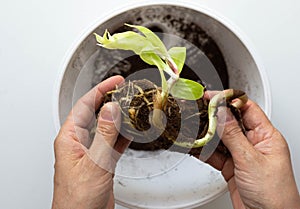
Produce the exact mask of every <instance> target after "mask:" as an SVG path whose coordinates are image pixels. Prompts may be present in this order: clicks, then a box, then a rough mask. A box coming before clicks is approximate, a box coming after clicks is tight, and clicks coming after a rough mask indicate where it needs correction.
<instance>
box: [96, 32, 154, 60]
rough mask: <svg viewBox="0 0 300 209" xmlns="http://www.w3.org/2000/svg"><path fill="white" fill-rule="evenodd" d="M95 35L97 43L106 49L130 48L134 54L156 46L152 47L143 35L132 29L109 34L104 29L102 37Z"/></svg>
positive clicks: (150, 49) (152, 49)
mask: <svg viewBox="0 0 300 209" xmlns="http://www.w3.org/2000/svg"><path fill="white" fill-rule="evenodd" d="M95 36H96V40H97V42H98V43H99V45H100V46H102V47H104V48H107V49H123V50H132V51H134V53H136V54H141V53H142V52H144V51H155V50H156V47H154V46H153V45H152V44H151V42H150V41H148V40H147V39H146V38H145V37H144V36H142V35H140V34H138V33H135V32H133V31H126V32H123V33H115V34H114V35H112V36H111V35H110V34H109V32H108V31H107V30H106V31H105V33H104V34H103V36H102V37H101V36H99V35H98V34H95Z"/></svg>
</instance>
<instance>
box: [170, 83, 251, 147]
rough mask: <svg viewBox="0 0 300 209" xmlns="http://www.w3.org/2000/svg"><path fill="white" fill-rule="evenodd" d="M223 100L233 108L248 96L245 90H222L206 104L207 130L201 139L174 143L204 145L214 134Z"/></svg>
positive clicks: (185, 145) (242, 102)
mask: <svg viewBox="0 0 300 209" xmlns="http://www.w3.org/2000/svg"><path fill="white" fill-rule="evenodd" d="M224 101H226V102H229V103H230V105H232V106H234V107H235V108H238V109H239V108H241V107H242V106H243V105H244V104H246V103H247V101H248V97H247V95H246V94H245V92H243V91H240V90H234V89H227V90H224V91H222V92H220V93H218V94H216V95H215V96H213V97H212V99H211V100H210V102H209V105H208V120H209V121H208V130H207V132H206V134H205V136H204V137H203V138H201V139H197V140H195V141H194V142H193V143H189V142H177V141H174V144H176V145H178V146H181V147H185V148H198V147H203V146H204V145H206V144H207V143H208V142H209V141H210V140H211V139H212V138H213V137H214V135H215V132H216V129H217V110H218V106H219V105H220V104H221V103H223V102H224Z"/></svg>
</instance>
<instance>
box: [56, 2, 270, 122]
mask: <svg viewBox="0 0 300 209" xmlns="http://www.w3.org/2000/svg"><path fill="white" fill-rule="evenodd" d="M137 14H139V15H141V16H142V17H141V22H140V23H139V24H142V25H145V26H146V27H150V28H152V29H153V28H154V30H158V32H160V30H162V31H161V32H163V33H170V34H174V35H176V30H175V29H174V30H173V31H172V30H170V29H169V28H166V27H164V24H161V22H159V21H158V20H159V17H158V15H163V16H168V15H170V16H171V17H172V16H176V17H180V19H181V21H184V22H187V23H194V24H196V25H197V26H199V27H201V28H202V29H203V30H204V31H205V32H206V33H207V35H208V36H210V37H211V38H212V39H213V40H214V42H215V43H216V44H217V46H218V48H219V49H220V51H221V53H222V56H223V58H224V60H225V63H226V68H227V72H228V80H229V87H230V88H235V89H241V90H244V91H245V92H246V93H247V94H248V95H249V97H250V98H252V99H254V100H255V101H256V102H257V103H258V104H259V105H261V106H262V107H263V108H264V107H265V105H266V104H264V101H265V94H264V90H263V83H262V79H261V76H260V72H259V69H258V67H257V65H256V63H255V61H254V59H253V57H252V56H251V54H250V53H249V51H248V50H247V48H246V47H245V45H244V44H243V43H242V42H241V41H240V39H239V38H238V37H237V36H236V35H235V34H234V33H233V32H232V31H231V30H230V29H228V28H227V27H225V26H224V25H223V24H221V23H220V22H218V21H216V20H215V19H213V18H212V17H210V16H207V15H205V14H203V13H201V12H199V11H196V10H192V9H189V8H184V7H178V6H171V5H152V6H144V7H139V8H135V9H132V10H128V11H126V12H123V13H121V14H119V15H116V16H114V17H112V18H111V19H109V20H107V21H105V22H103V23H102V24H100V25H99V26H98V27H97V28H95V29H94V31H92V32H91V33H90V34H89V35H88V36H87V37H86V38H85V39H84V40H83V41H82V42H81V43H80V44H79V46H78V47H77V49H76V50H75V52H74V54H73V56H72V57H71V59H70V61H69V63H68V65H67V68H66V69H65V73H64V76H63V79H62V83H61V89H60V95H59V117H60V118H59V119H60V122H61V123H62V122H63V121H64V120H65V118H66V116H67V114H68V112H69V111H70V109H71V107H72V106H73V102H76V101H77V100H78V98H80V97H81V96H82V95H83V94H84V93H86V92H87V91H88V90H89V89H91V88H92V86H93V85H94V83H95V76H98V78H97V79H98V80H101V78H102V77H101V76H103V78H104V77H105V75H106V72H105V69H107V70H108V69H109V68H108V66H105V65H104V67H105V69H104V71H103V74H101V73H100V74H99V73H98V74H97V73H95V72H96V71H97V70H98V72H99V60H98V59H97V58H99V56H100V57H101V56H102V55H103V54H101V50H99V46H97V45H96V41H95V37H94V35H93V33H94V32H96V33H98V34H101V35H102V34H103V32H104V30H105V29H107V28H108V29H110V31H114V30H117V29H119V28H122V27H123V24H124V23H128V22H129V23H132V22H136V20H138V19H139V17H138V16H137ZM155 27H156V28H155ZM111 52H112V51H111ZM112 53H114V52H112ZM118 59H120V57H118V56H117V59H116V60H115V61H112V62H111V63H110V64H109V65H110V66H111V67H113V66H114V65H117V64H118V62H119V61H120V60H118ZM111 60H112V59H110V61H111ZM122 67H123V66H122ZM100 68H101V66H100ZM125 68H126V65H125ZM96 74H97V75H96ZM223 83H224V82H223ZM225 87H226V85H225Z"/></svg>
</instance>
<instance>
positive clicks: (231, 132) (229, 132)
mask: <svg viewBox="0 0 300 209" xmlns="http://www.w3.org/2000/svg"><path fill="white" fill-rule="evenodd" d="M240 134H242V130H241V128H240V127H239V126H238V125H237V124H236V123H234V124H229V125H227V126H225V129H224V132H223V137H230V138H232V137H237V136H240Z"/></svg>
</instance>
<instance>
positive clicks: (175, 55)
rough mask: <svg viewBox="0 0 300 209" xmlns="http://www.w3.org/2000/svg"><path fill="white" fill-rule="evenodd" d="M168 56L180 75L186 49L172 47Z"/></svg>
mask: <svg viewBox="0 0 300 209" xmlns="http://www.w3.org/2000/svg"><path fill="white" fill-rule="evenodd" d="M168 53H169V55H170V56H171V58H172V59H173V61H174V62H175V64H176V65H177V70H178V72H179V73H180V72H181V70H182V68H183V65H184V62H185V58H186V48H185V47H172V48H171V49H169V51H168Z"/></svg>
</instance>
